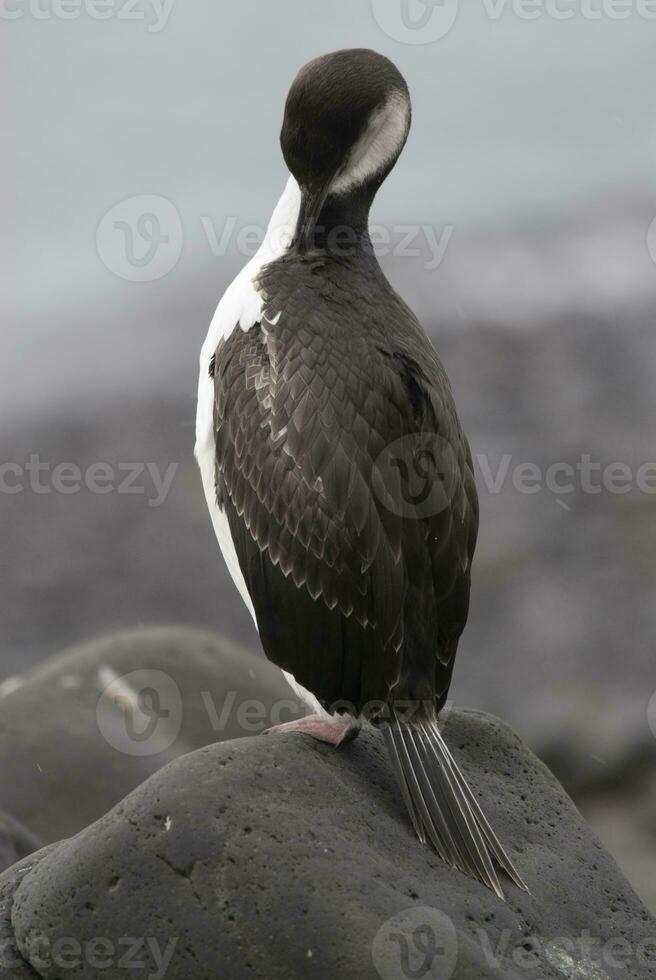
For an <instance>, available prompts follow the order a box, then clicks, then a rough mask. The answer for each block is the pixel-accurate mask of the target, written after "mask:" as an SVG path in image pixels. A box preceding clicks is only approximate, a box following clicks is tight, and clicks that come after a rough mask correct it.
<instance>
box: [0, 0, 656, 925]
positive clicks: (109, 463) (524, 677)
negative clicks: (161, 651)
mask: <svg viewBox="0 0 656 980" xmlns="http://www.w3.org/2000/svg"><path fill="white" fill-rule="evenodd" d="M460 8H461V9H458V5H457V0H443V2H442V3H440V4H437V5H436V4H434V3H431V4H429V5H424V4H423V3H421V2H419V0H372V2H369V0H350V2H349V3H346V2H341V3H333V4H330V5H329V4H326V3H319V2H318V0H282V2H279V3H275V4H273V3H270V4H265V3H261V2H258V3H256V2H253V0H241V2H240V3H239V4H236V3H234V4H217V3H212V2H210V0H184V3H182V0H138V2H137V3H136V4H134V3H130V4H128V3H127V2H126V0H104V2H102V3H101V2H100V0H39V2H38V3H37V0H6V2H4V4H3V6H2V10H1V12H0V30H1V34H2V41H1V42H0V43H1V44H2V48H3V52H2V54H3V57H2V67H1V68H0V72H1V75H2V84H1V86H0V89H1V93H2V94H1V95H0V100H1V101H0V125H1V126H2V143H1V145H2V149H1V150H0V167H1V178H2V179H1V186H2V192H1V193H2V199H3V200H2V210H3V215H4V221H3V226H2V240H1V243H0V250H1V251H0V254H1V256H2V262H1V263H0V282H1V287H2V288H1V295H2V300H1V302H2V307H3V309H2V333H1V341H0V343H1V344H2V359H1V360H2V365H3V381H2V385H0V431H1V434H2V460H1V462H2V470H1V480H0V482H1V483H2V488H1V490H2V492H0V508H1V513H2V549H1V557H0V563H1V564H2V589H1V590H0V617H1V621H2V626H3V628H2V637H3V642H2V647H1V649H0V681H2V680H3V679H4V680H6V679H7V678H11V677H12V676H13V675H15V674H18V673H21V672H23V671H25V670H26V669H28V668H30V667H32V666H33V665H35V664H37V663H39V662H41V661H43V660H44V659H45V658H48V657H49V656H51V655H52V654H54V653H56V652H58V651H60V650H61V649H62V648H64V647H66V646H68V645H70V644H72V643H75V642H78V641H81V640H85V639H88V638H92V637H94V636H97V635H99V634H103V633H106V632H107V631H109V630H112V629H114V628H117V627H125V626H133V625H136V624H151V623H160V622H183V623H189V624H194V625H200V626H205V627H209V628H211V629H213V630H217V631H220V632H222V633H223V634H225V635H226V636H228V637H229V638H230V639H231V640H237V641H240V642H243V643H245V644H247V645H248V646H250V647H251V648H252V649H253V650H257V649H258V647H257V638H256V637H255V635H254V632H253V629H252V626H251V624H250V621H249V617H248V615H247V613H246V611H245V609H244V608H242V605H241V603H240V601H239V600H238V598H237V596H236V593H235V591H234V589H233V586H232V584H231V582H230V580H229V578H228V574H227V572H226V570H225V568H224V566H223V563H222V560H221V558H220V555H219V552H218V547H217V544H216V542H215V539H214V535H213V533H212V530H211V526H210V522H209V519H208V515H207V513H206V508H205V502H204V499H203V495H202V490H201V484H200V479H199V476H198V473H197V471H196V467H195V463H194V460H193V455H192V453H193V443H194V416H195V401H196V381H197V360H198V352H199V349H200V345H201V343H202V340H203V339H204V336H205V333H206V331H207V327H208V323H209V321H210V319H211V316H212V313H213V310H214V308H215V306H216V303H217V301H218V298H219V296H220V295H221V293H222V291H223V290H224V288H225V286H226V285H227V283H228V282H229V280H230V279H231V278H232V276H233V275H234V274H235V272H236V271H237V270H238V269H239V268H240V267H241V266H242V265H243V264H244V263H245V262H246V261H247V260H248V258H250V256H251V255H252V254H253V252H254V251H255V249H256V247H257V244H258V239H259V238H261V235H262V229H263V228H264V227H266V223H267V220H268V217H269V215H270V213H271V211H272V210H273V207H274V205H275V202H276V201H277V199H278V196H279V194H280V192H281V190H282V187H283V186H284V183H285V179H286V175H285V170H284V165H283V161H282V158H281V154H280V150H279V146H278V133H279V128H280V122H281V117H282V107H283V103H284V99H285V96H286V92H287V89H288V86H289V83H290V80H291V78H292V76H293V75H294V73H295V71H296V70H297V69H298V67H300V65H301V64H303V63H304V62H305V61H306V60H308V59H309V58H311V57H314V56H315V55H317V54H320V53H323V52H325V51H329V50H332V49H335V48H340V47H358V46H364V47H373V48H376V49H377V50H379V51H381V52H383V53H384V54H386V55H388V56H389V57H390V58H392V59H393V60H394V61H395V63H396V64H397V65H398V67H399V68H400V70H401V71H402V72H403V74H404V75H405V77H406V79H407V81H408V84H409V87H410V91H411V93H412V98H413V107H414V120H413V129H412V132H411V135H410V139H409V142H408V145H407V147H406V150H405V152H404V153H403V155H402V157H401V159H400V161H399V164H398V165H397V167H396V169H395V170H394V172H393V174H392V175H391V177H390V178H389V179H388V180H387V182H386V183H385V185H384V187H383V189H382V191H381V193H380V194H379V197H378V199H377V201H376V203H375V206H374V210H373V213H372V222H373V225H374V226H375V228H376V240H377V242H378V248H379V252H380V257H381V262H382V264H383V266H384V268H385V270H386V272H387V274H388V275H389V277H390V279H391V281H392V282H393V284H394V285H395V287H396V288H397V289H398V290H399V291H400V292H401V293H402V295H403V296H404V297H405V299H406V300H407V301H408V302H409V303H410V305H411V306H413V308H414V309H415V311H416V312H417V313H418V314H419V316H420V317H421V319H422V320H423V322H424V324H425V326H426V329H427V330H428V332H429V334H430V336H431V337H432V339H433V341H434V343H435V344H436V346H437V348H438V350H439V351H440V353H441V355H442V357H443V360H444V362H445V364H446V367H447V370H448V372H449V374H450V377H451V379H452V383H453V387H454V391H455V395H456V400H457V403H458V406H459V410H460V414H461V417H462V420H463V423H464V425H465V428H466V430H467V432H468V433H469V436H470V441H471V444H472V449H473V452H474V454H475V455H476V462H477V480H478V485H479V494H480V497H481V510H482V517H481V534H480V539H479V546H478V551H477V557H476V561H475V566H474V579H473V595H472V607H471V616H470V622H469V626H468V628H467V630H466V632H465V634H464V637H463V640H462V642H461V647H460V652H459V657H458V662H457V666H456V671H455V678H454V682H453V686H452V689H451V696H452V698H453V701H454V702H455V703H456V704H458V705H467V706H472V707H477V708H481V709H484V710H487V711H491V712H494V713H496V714H498V715H500V716H502V717H503V718H504V719H506V720H507V721H508V722H510V723H511V724H512V725H513V726H514V727H515V728H516V729H517V730H518V731H519V733H520V734H521V735H522V736H523V737H524V738H525V739H526V740H527V741H528V742H529V744H530V745H531V746H532V747H533V748H534V749H535V750H536V751H537V752H538V753H539V754H540V755H541V757H542V758H543V759H544V760H545V761H546V762H547V763H548V764H549V765H550V766H551V767H552V768H553V769H554V771H555V772H556V774H557V775H558V777H559V778H560V779H561V780H562V781H563V782H564V784H565V786H566V787H567V789H568V790H569V791H570V793H571V794H572V795H573V797H574V799H575V801H576V802H577V804H578V806H579V807H580V808H581V809H582V811H583V812H584V814H585V815H586V816H587V817H588V818H589V819H590V820H591V821H592V823H593V825H594V827H595V829H596V831H597V833H598V834H599V835H600V837H601V838H602V840H603V842H604V843H605V844H606V845H607V846H608V848H609V849H610V850H611V852H612V853H613V854H614V855H615V856H616V858H617V859H618V861H619V862H620V864H621V866H622V867H623V869H624V871H625V872H626V874H627V875H628V876H629V878H630V879H631V881H632V883H633V885H634V887H635V888H636V890H637V891H638V893H639V894H640V895H641V896H642V897H643V898H644V899H645V900H646V901H647V902H648V903H650V905H651V907H652V908H656V854H655V852H656V805H655V804H656V776H655V775H654V773H655V772H656V769H655V766H654V760H655V758H656V701H654V700H652V696H653V694H654V690H655V689H656V677H655V674H656V669H655V668H656V657H655V649H654V647H655V642H654V637H655V636H656V603H655V602H654V587H655V585H656V563H655V561H654V554H655V551H656V507H655V502H656V497H655V496H654V493H655V492H656V446H655V445H654V441H655V440H654V422H655V420H656V385H655V384H654V373H655V370H656V330H655V323H654V309H655V301H656V225H653V224H652V222H653V221H654V219H655V218H656V103H655V102H654V95H653V93H654V87H655V84H656V62H655V61H654V57H653V51H654V40H655V38H656V22H654V19H653V17H656V11H654V12H650V10H649V8H648V5H647V4H643V5H642V6H641V5H640V4H639V3H635V4H633V3H631V4H628V5H623V6H620V5H618V4H613V3H612V2H611V0H590V3H589V4H588V6H587V7H586V8H584V7H582V6H581V5H580V4H578V3H574V2H570V0H561V2H560V3H559V4H558V5H554V4H544V5H542V4H541V3H540V2H538V3H537V4H533V5H530V7H529V5H526V6H523V5H521V4H520V2H519V0H507V2H503V0H495V2H492V0H487V2H486V3H481V4H476V5H474V4H464V3H462V4H461V5H460ZM652 15H653V16H652ZM10 683H11V682H10ZM652 729H653V730H652Z"/></svg>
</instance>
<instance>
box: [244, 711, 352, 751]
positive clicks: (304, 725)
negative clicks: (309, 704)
mask: <svg viewBox="0 0 656 980" xmlns="http://www.w3.org/2000/svg"><path fill="white" fill-rule="evenodd" d="M359 731H360V722H359V721H356V719H355V718H353V717H352V716H351V715H307V716H306V717H305V718H298V719H295V720H294V721H286V722H285V723H284V724H283V725H274V726H273V727H272V728H267V730H266V731H265V732H264V733H263V734H264V735H284V734H285V733H286V732H301V734H304V735H311V736H312V738H316V739H317V740H318V741H319V742H328V744H329V745H334V746H335V747H337V746H338V745H342V743H344V742H351V741H352V740H353V739H354V738H355V737H356V735H357V734H358V732H359Z"/></svg>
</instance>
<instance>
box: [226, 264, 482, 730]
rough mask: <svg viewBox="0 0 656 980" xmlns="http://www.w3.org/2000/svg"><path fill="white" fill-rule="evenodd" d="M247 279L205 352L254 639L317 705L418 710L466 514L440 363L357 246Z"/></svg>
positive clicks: (427, 692) (449, 604)
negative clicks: (246, 304) (236, 310)
mask: <svg viewBox="0 0 656 980" xmlns="http://www.w3.org/2000/svg"><path fill="white" fill-rule="evenodd" d="M257 288H258V290H259V291H260V293H261V294H262V297H263V314H262V317H261V319H260V322H258V323H256V324H255V325H254V326H253V327H252V328H251V329H249V330H247V331H242V330H235V331H233V332H232V334H231V335H230V336H228V337H227V338H226V339H225V340H223V341H221V343H220V344H219V348H218V349H217V352H216V359H215V362H216V368H215V379H214V383H215V420H214V423H215V432H216V473H215V476H216V487H217V493H218V496H219V503H220V505H221V506H222V507H223V508H224V509H225V512H226V513H227V516H228V520H229V524H230V530H231V534H232V538H233V541H234V542H235V547H236V551H237V555H238V557H239V563H240V567H241V571H242V574H243V576H244V579H245V582H246V585H247V588H248V591H249V594H250V598H251V601H252V603H253V607H254V610H255V616H256V619H257V623H258V628H259V630H260V635H261V638H262V643H263V646H264V649H265V652H266V654H267V656H268V657H269V658H270V659H271V660H273V661H274V662H275V663H277V664H278V665H279V666H281V667H282V668H283V669H285V670H287V671H289V672H290V673H292V674H293V675H294V677H295V678H296V680H297V681H298V682H299V683H300V684H302V685H303V686H304V687H306V688H308V689H309V690H310V691H312V692H313V693H314V694H316V695H317V697H318V698H319V700H320V701H322V702H323V703H324V704H326V705H333V704H335V703H336V702H343V701H345V702H347V703H348V704H349V705H352V706H354V708H355V712H356V713H357V712H359V711H361V710H362V709H363V708H365V707H366V708H367V709H368V710H371V706H372V703H375V702H386V701H387V700H388V699H389V696H390V692H391V691H393V692H394V697H395V699H396V700H397V701H398V699H399V698H405V699H409V700H412V701H415V702H421V703H422V704H423V703H426V704H428V705H429V706H430V708H429V712H432V711H433V710H434V708H435V707H439V706H440V705H441V703H442V702H443V701H444V699H445V697H446V692H447V690H448V684H449V681H450V677H451V670H452V666H453V658H454V656H455V651H456V646H457V640H458V637H459V635H460V633H461V631H462V629H463V627H464V624H465V621H466V617H467V607H468V600H469V569H470V562H471V557H472V554H473V549H474V544H475V538H476V530H477V520H478V517H477V503H476V494H475V488H474V481H473V475H472V471H471V459H470V455H469V449H468V446H467V442H466V439H465V437H464V435H463V433H462V430H461V427H460V424H459V421H458V418H457V414H456V410H455V407H454V403H453V398H452V395H451V390H450V386H449V383H448V380H447V377H446V374H445V372H444V369H443V367H442V365H441V362H440V360H439V358H438V356H437V353H436V352H435V350H434V348H433V347H432V345H431V344H430V341H429V340H428V338H427V337H426V335H425V333H424V331H423V329H422V328H421V326H420V325H419V324H418V322H417V320H416V318H415V317H414V315H413V314H412V313H411V311H410V310H409V309H408V307H407V306H406V305H405V304H404V303H403V301H402V300H401V299H400V298H399V297H398V296H397V294H396V293H395V292H394V290H393V289H392V288H391V286H390V285H389V283H388V282H387V280H386V279H385V277H384V276H383V274H382V272H381V270H380V268H379V266H378V263H377V261H376V259H375V257H374V256H373V255H371V254H370V252H369V251H367V250H366V249H364V250H363V249H362V248H353V249H351V250H350V251H347V252H345V253H344V254H336V253H331V254H327V253H325V252H321V253H319V252H317V253H316V254H315V255H312V254H307V255H304V256H299V255H296V254H293V253H289V254H285V255H283V256H282V257H280V258H278V259H277V260H275V261H273V262H271V263H269V264H268V265H266V266H264V268H263V269H262V270H261V271H260V273H259V276H258V279H257ZM374 708H375V705H374Z"/></svg>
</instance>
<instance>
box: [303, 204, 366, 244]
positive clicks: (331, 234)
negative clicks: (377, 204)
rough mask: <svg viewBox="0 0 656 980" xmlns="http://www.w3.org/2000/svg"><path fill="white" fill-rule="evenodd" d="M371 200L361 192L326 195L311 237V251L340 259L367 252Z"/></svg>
mask: <svg viewBox="0 0 656 980" xmlns="http://www.w3.org/2000/svg"><path fill="white" fill-rule="evenodd" d="M371 200H372V198H371V196H370V195H369V194H365V193H363V192H361V191H355V192H351V193H349V194H340V195H336V194H334V195H333V194H331V195H329V196H328V198H327V199H326V202H325V204H324V206H323V208H322V210H321V213H320V215H319V217H318V219H317V221H316V224H315V226H314V230H313V234H312V236H311V240H312V243H313V251H317V250H318V251H322V252H328V253H330V254H332V255H335V256H343V257H347V256H349V255H352V254H354V253H360V252H362V251H365V252H368V251H369V250H370V249H371V240H370V238H369V209H370V207H371Z"/></svg>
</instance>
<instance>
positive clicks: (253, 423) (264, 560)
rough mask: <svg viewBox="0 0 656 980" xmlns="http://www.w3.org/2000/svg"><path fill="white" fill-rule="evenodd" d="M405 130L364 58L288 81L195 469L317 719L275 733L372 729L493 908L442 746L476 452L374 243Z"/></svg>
mask: <svg viewBox="0 0 656 980" xmlns="http://www.w3.org/2000/svg"><path fill="white" fill-rule="evenodd" d="M410 122H411V102H410V94H409V90H408V86H407V84H406V81H405V79H404V78H403V76H402V74H401V73H400V71H399V70H398V68H397V67H396V66H395V65H394V64H393V63H392V62H391V61H390V60H389V59H388V58H386V57H385V56H383V55H381V54H379V53H377V52H375V51H372V50H368V49H361V48H352V49H344V50H340V51H335V52H332V53H329V54H325V55H321V56H319V57H317V58H314V59H313V60H312V61H310V62H308V63H307V64H306V65H304V66H303V67H302V68H301V69H300V71H299V72H298V73H297V74H296V76H295V77H294V79H293V81H292V83H291V87H290V89H289V93H288V95H287V99H286V103H285V107H284V114H283V121H282V129H281V133H280V145H281V149H282V155H283V159H284V162H285V165H286V167H287V170H288V172H289V176H288V180H287V183H286V186H285V189H284V192H283V194H282V197H281V198H280V200H279V202H278V204H277V206H276V208H275V210H274V212H273V214H272V217H271V220H270V222H269V225H268V227H267V230H266V233H265V235H264V238H263V241H262V244H261V246H260V248H259V250H258V251H257V253H256V254H255V255H254V256H253V257H252V258H251V259H250V261H249V262H248V263H247V265H246V266H245V267H244V268H243V269H242V271H241V272H240V273H239V275H238V276H237V277H236V279H235V280H234V281H233V282H232V283H231V284H230V286H229V287H228V289H227V290H226V292H225V294H224V295H223V297H222V299H221V301H220V302H219V305H218V307H217V310H216V313H215V315H214V317H213V319H212V321H211V324H210V327H209V331H208V334H207V337H206V339H205V342H204V344H203V346H202V349H201V354H200V370H199V383H198V403H197V417H196V447H195V455H196V458H197V461H198V464H199V467H200V471H201V476H202V482H203V487H204V493H205V497H206V501H207V505H208V508H209V511H210V515H211V519H212V523H213V527H214V531H215V534H216V537H217V539H218V542H219V546H220V549H221V551H222V554H223V557H224V559H225V562H226V564H227V566H228V570H229V572H230V574H231V576H232V579H233V581H234V583H235V585H236V587H237V589H238V591H239V592H240V594H241V596H242V598H243V600H244V602H245V604H246V606H247V608H248V610H249V612H250V614H251V616H252V617H253V620H254V623H255V626H256V628H257V630H258V632H259V636H260V641H261V644H262V647H263V649H264V653H265V655H266V656H267V658H268V659H269V660H270V661H272V662H273V663H274V664H276V665H277V666H278V667H280V668H281V669H282V670H283V671H284V672H285V674H286V676H287V678H288V680H289V682H290V684H291V685H292V687H293V688H294V690H295V691H296V692H297V693H298V694H299V696H301V697H302V698H303V700H304V703H305V704H306V705H307V707H308V710H309V711H310V714H308V715H307V716H306V717H304V718H300V719H295V720H293V721H291V722H286V723H283V724H280V725H276V726H274V727H273V728H270V729H269V730H268V733H269V734H270V735H277V734H280V733H284V732H300V733H305V734H306V735H310V736H313V737H314V738H315V739H318V740H320V741H323V742H327V743H329V744H331V745H334V746H339V745H341V744H343V743H345V742H347V741H350V740H351V739H353V738H355V737H356V736H357V734H358V732H359V731H360V729H361V726H362V724H363V723H365V724H367V725H372V726H375V727H377V728H379V729H380V730H381V732H382V733H383V738H384V742H385V745H386V748H387V750H388V754H389V759H390V763H391V768H392V769H393V771H394V774H395V777H396V780H397V781H398V786H399V790H400V794H401V796H402V798H403V801H404V803H405V806H406V808H407V811H408V814H409V817H410V821H411V823H412V825H413V827H414V832H415V833H416V835H417V837H418V838H419V840H420V841H421V843H422V844H428V845H429V846H432V847H433V848H434V850H435V851H436V852H437V854H438V855H439V857H440V858H441V859H442V860H443V861H444V862H445V863H446V864H447V865H448V866H449V867H451V868H454V869H457V871H459V872H461V873H464V874H466V875H469V876H470V877H471V878H473V879H475V880H477V881H479V882H481V883H482V884H484V885H485V886H487V887H488V888H490V889H491V890H492V891H493V892H494V893H495V894H496V895H498V896H499V897H500V898H503V897H504V892H503V889H502V887H501V884H500V879H499V873H498V872H499V871H501V872H503V873H505V874H506V876H507V877H508V878H509V879H510V880H511V882H513V883H514V885H515V886H517V887H519V888H522V889H526V885H525V884H524V882H523V880H522V878H521V876H520V874H519V872H518V871H517V870H516V869H515V867H514V865H513V863H512V861H511V859H510V857H509V856H508V854H507V852H506V850H505V849H504V848H503V846H502V844H501V843H500V841H499V839H498V837H497V836H496V834H495V833H494V831H493V830H492V828H491V826H490V823H489V822H488V820H487V818H486V817H485V815H484V813H483V811H482V808H481V806H480V804H479V802H478V800H477V798H476V796H475V795H474V792H473V791H472V789H471V788H470V787H469V785H468V783H467V781H466V780H465V777H464V776H463V774H462V772H461V771H460V769H459V767H458V765H457V764H456V761H455V759H454V757H453V755H452V754H451V752H450V750H449V748H448V746H447V744H446V741H445V739H444V736H443V735H442V732H441V730H440V726H439V725H438V720H439V714H440V711H442V709H443V708H444V706H445V703H446V699H447V694H448V690H449V686H450V682H451V675H452V671H453V665H454V659H455V656H456V650H457V646H458V641H459V638H460V635H461V633H462V631H463V629H464V626H465V623H466V621H467V616H468V609H469V595H470V583H471V564H472V558H473V554H474V548H475V544H476V537H477V532H478V519H479V517H478V500H477V494H476V487H475V480H474V473H473V465H472V456H471V451H470V448H469V444H468V441H467V438H466V436H465V435H464V433H463V430H462V427H461V424H460V421H459V418H458V414H457V411H456V407H455V403H454V398H453V394H452V390H451V386H450V383H449V380H448V377H447V374H446V371H445V369H444V367H443V365H442V362H441V360H440V358H439V356H438V353H437V351H436V349H435V347H434V346H433V344H432V343H431V341H430V340H429V338H428V336H427V334H426V332H425V331H424V329H423V327H422V326H421V325H420V323H419V321H418V320H417V318H416V316H415V315H414V313H413V312H412V311H411V310H410V308H409V307H408V306H407V305H406V303H405V302H404V301H403V300H402V299H401V297H400V296H399V295H398V294H397V293H396V292H395V290H394V289H393V288H392V286H391V285H390V283H389V282H388V280H387V279H386V277H385V275H384V274H383V271H382V269H381V267H380V265H379V263H378V260H377V258H376V255H375V251H374V249H373V247H372V242H371V237H370V234H369V230H368V228H369V225H368V222H369V211H370V208H371V205H372V202H373V200H374V197H375V195H376V193H377V191H378V190H379V188H380V187H381V185H382V183H383V181H384V180H385V178H386V177H387V176H388V174H389V173H390V171H391V170H392V168H393V167H394V165H395V163H396V161H397V159H398V157H399V155H400V153H401V150H402V149H403V147H404V145H405V143H406V140H407V137H408V133H409V130H410Z"/></svg>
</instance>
